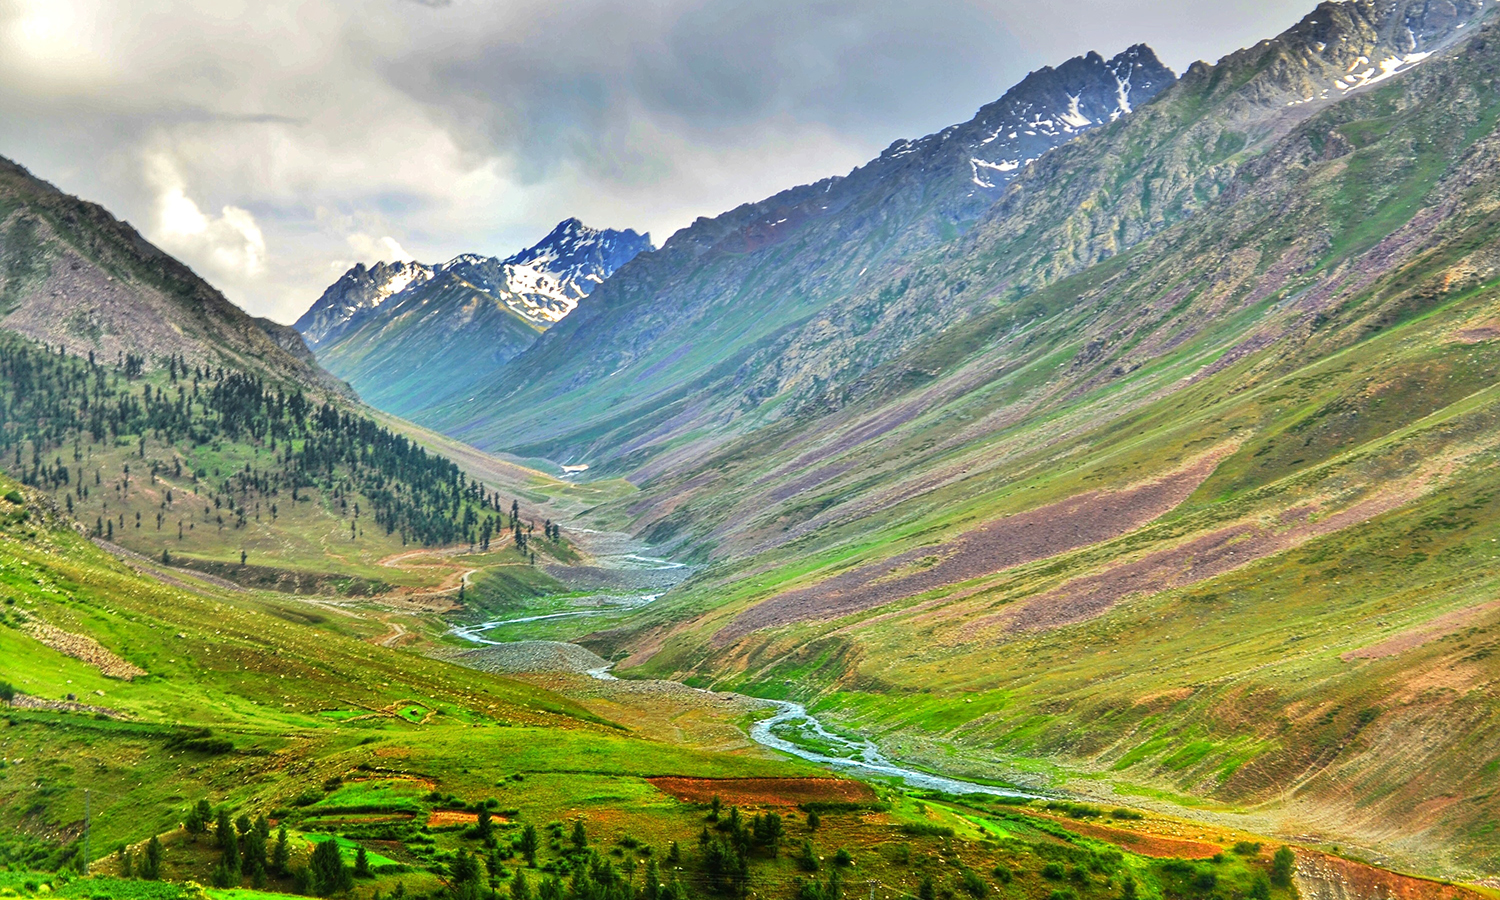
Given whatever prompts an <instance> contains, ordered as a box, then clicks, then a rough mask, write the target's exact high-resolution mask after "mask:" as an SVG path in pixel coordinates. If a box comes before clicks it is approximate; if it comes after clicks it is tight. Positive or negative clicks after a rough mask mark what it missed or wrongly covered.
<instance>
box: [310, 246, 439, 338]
mask: <svg viewBox="0 0 1500 900" xmlns="http://www.w3.org/2000/svg"><path fill="white" fill-rule="evenodd" d="M433 272H434V270H433V269H432V267H430V266H424V265H422V264H421V263H418V262H403V261H397V262H393V263H386V262H380V263H376V264H375V265H373V266H370V267H366V266H365V264H364V263H359V264H358V265H356V266H355V267H354V268H352V269H350V270H349V271H347V272H345V273H344V274H343V276H342V277H340V278H339V280H338V281H336V282H334V283H333V284H331V285H329V287H328V290H326V291H324V292H323V296H321V297H319V298H318V301H317V302H316V303H314V304H313V305H312V307H311V308H309V309H308V311H307V312H305V313H303V314H302V318H300V319H298V320H297V322H296V324H294V325H293V326H292V327H293V328H295V329H296V330H297V331H298V332H299V333H300V334H301V335H302V337H303V338H304V339H305V340H306V341H307V346H308V347H310V348H312V349H314V350H316V349H318V348H319V347H322V346H323V345H324V344H331V343H335V342H337V341H338V339H339V338H341V337H343V336H344V335H345V334H347V333H348V332H349V331H350V330H351V329H353V328H355V327H357V326H358V324H359V322H360V321H361V320H362V319H363V318H364V317H365V316H366V315H368V314H370V313H372V312H374V311H375V310H376V309H378V308H379V307H380V305H381V304H383V303H384V302H385V301H387V300H389V299H390V298H392V297H394V296H395V295H397V294H399V293H401V292H402V291H404V290H406V289H407V288H409V287H411V286H413V285H420V284H422V283H424V282H426V281H428V280H429V279H431V278H432V275H433Z"/></svg>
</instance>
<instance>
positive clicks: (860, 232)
mask: <svg viewBox="0 0 1500 900" xmlns="http://www.w3.org/2000/svg"><path fill="white" fill-rule="evenodd" d="M1173 81H1174V76H1173V74H1172V73H1171V72H1170V71H1169V70H1167V69H1166V68H1165V67H1164V66H1162V64H1161V63H1160V62H1159V61H1158V60H1157V59H1156V57H1155V55H1154V54H1153V53H1152V52H1151V51H1150V50H1149V49H1148V48H1146V47H1133V48H1131V49H1129V50H1127V51H1125V52H1123V53H1121V54H1119V55H1118V56H1116V57H1114V58H1112V59H1109V60H1106V59H1104V58H1102V57H1100V56H1099V55H1098V54H1090V55H1088V56H1086V57H1080V58H1078V59H1074V60H1071V61H1069V62H1067V63H1064V64H1063V65H1061V66H1059V67H1057V68H1056V69H1051V68H1048V69H1043V70H1041V71H1039V72H1035V73H1033V74H1032V75H1030V76H1029V77H1028V78H1026V79H1025V80H1024V81H1022V82H1021V83H1020V84H1018V85H1016V86H1015V87H1014V88H1013V89H1011V90H1010V91H1009V92H1007V93H1006V95H1005V96H1004V97H1003V98H1001V99H1000V100H999V101H997V102H996V103H994V104H991V105H989V106H986V107H985V108H984V109H983V110H981V111H980V112H979V114H978V115H977V116H976V117H975V118H974V119H973V120H971V121H970V122H968V123H965V124H963V125H956V126H953V127H951V128H948V129H945V130H943V131H941V132H939V133H937V134H933V135H930V136H928V137H926V138H923V139H921V140H917V141H898V142H896V143H895V144H893V145H892V146H891V147H890V148H889V149H887V150H886V151H885V152H884V153H883V154H882V155H881V156H880V157H879V158H878V159H876V160H874V161H872V162H870V163H869V164H867V165H865V166H862V167H860V168H858V169H856V170H854V171H853V172H851V173H850V174H849V175H848V176H846V177H840V178H829V179H826V180H824V181H820V182H818V183H816V184H812V185H806V186H802V187H798V188H794V189H792V190H789V191H785V192H783V193H781V194H778V195H776V196H775V197H771V198H768V199H766V200H764V201H761V202H759V203H754V204H746V205H745V206H742V207H740V208H738V209H735V210H733V211H731V212H728V213H725V214H724V215H722V216H719V217H717V218H715V219H699V220H698V221H697V222H695V223H694V224H693V225H691V226H690V227H688V228H686V229H684V230H682V231H681V232H679V233H677V234H676V235H674V236H673V237H672V239H671V240H670V241H668V242H667V244H666V245H665V246H664V247H663V249H662V250H661V251H659V252H657V253H654V254H651V255H650V256H648V257H643V258H642V259H640V260H637V261H636V262H634V263H632V264H631V265H629V266H626V267H625V268H624V269H622V270H621V272H619V273H618V274H616V275H615V276H614V277H613V278H611V279H610V280H609V282H608V283H606V284H605V285H603V286H602V287H601V288H600V290H599V291H596V292H595V293H594V294H592V295H591V296H590V297H589V299H588V300H587V301H585V302H584V303H583V304H581V305H580V307H579V310H578V311H577V312H575V313H574V314H573V315H571V316H569V317H568V319H567V320H565V321H564V322H562V323H561V324H559V325H558V326H557V327H556V328H553V329H551V330H550V331H549V332H548V334H547V335H546V336H545V337H544V338H542V339H541V340H539V341H538V342H537V343H536V345H535V346H534V347H532V348H531V349H530V350H528V351H527V353H526V354H525V355H524V357H522V358H519V359H517V360H516V362H515V363H514V364H513V365H512V366H510V367H508V368H507V371H506V377H505V378H504V380H503V381H502V382H501V383H500V384H499V385H498V387H497V389H496V390H495V391H493V392H491V393H490V395H489V396H486V397H480V398H476V400H475V402H473V403H469V402H468V397H467V396H465V397H463V398H462V399H461V400H460V401H459V402H456V403H451V404H448V405H445V406H443V407H441V408H434V409H432V410H430V411H423V412H421V413H416V412H414V413H413V414H414V415H415V416H417V417H418V418H419V420H421V421H423V422H424V423H427V424H431V425H434V426H437V427H440V428H442V429H444V430H447V431H449V432H450V433H452V434H455V435H457V436H460V437H463V438H464V439H466V440H470V441H471V442H474V443H477V444H478V445H480V446H486V447H497V446H502V445H503V446H505V447H506V448H507V449H519V448H521V447H526V448H529V451H531V452H542V453H544V454H547V455H553V456H556V457H557V458H565V457H569V456H577V457H582V456H584V455H587V456H589V458H590V460H591V461H597V460H598V459H599V458H600V457H602V456H604V455H607V454H616V455H617V454H619V453H621V452H628V450H629V449H630V447H631V442H630V438H631V437H634V436H638V435H640V434H641V433H642V432H646V431H650V430H652V429H654V428H655V427H656V426H657V425H658V424H659V423H660V417H661V416H662V415H668V414H670V412H671V411H672V410H674V409H676V408H677V407H674V405H673V404H677V403H681V404H687V403H690V402H691V403H698V404H699V405H705V409H704V410H702V411H701V416H700V417H699V418H697V419H695V421H698V422H700V423H701V422H702V421H704V420H713V421H721V420H723V419H724V418H726V417H733V416H735V415H737V414H738V413H739V412H740V411H741V408H742V406H743V407H748V408H750V409H754V408H755V407H757V406H758V405H759V404H760V403H761V402H762V401H763V400H770V399H772V398H763V397H756V396H752V395H749V394H747V393H746V392H745V391H744V390H743V388H742V387H737V384H738V382H740V381H742V380H743V376H742V374H741V373H740V372H739V369H740V367H741V366H742V365H743V364H745V363H746V361H747V360H748V359H750V358H751V357H753V356H754V355H755V354H757V353H761V352H766V351H768V348H770V347H772V346H775V345H776V344H777V343H778V342H779V341H784V340H785V339H786V338H787V336H789V335H790V334H793V333H795V332H796V331H798V330H800V329H805V328H813V327H816V322H818V321H820V320H821V318H820V317H821V316H822V315H824V312H823V311H825V310H826V309H827V308H828V307H829V306H830V304H834V305H836V304H840V303H842V302H843V301H844V300H845V299H846V298H848V297H850V296H853V295H856V294H862V293H864V292H866V291H869V290H871V289H873V286H876V285H884V284H886V283H887V282H889V281H891V280H892V279H893V278H896V277H898V273H899V269H900V266H901V265H902V264H903V261H905V260H910V259H911V258H912V256H913V255H914V254H916V253H919V252H923V251H927V250H930V249H931V248H933V247H935V246H940V245H943V244H945V243H951V242H953V241H954V240H957V239H958V237H959V236H960V235H961V234H963V233H964V232H965V231H967V230H968V229H970V228H971V227H972V226H973V224H974V223H975V221H977V220H978V219H979V217H980V216H981V215H982V214H983V212H984V210H985V209H987V208H988V207H989V206H990V205H991V204H992V203H993V202H994V201H995V199H996V198H997V197H999V196H1002V195H1003V194H1004V192H1005V191H1006V188H1007V185H1008V184H1009V183H1010V181H1011V180H1012V179H1014V178H1016V177H1017V176H1018V175H1019V174H1020V173H1021V172H1022V171H1024V169H1025V167H1026V165H1027V163H1028V162H1030V161H1032V160H1034V159H1036V158H1037V157H1041V156H1043V155H1044V154H1045V153H1047V151H1048V150H1049V149H1051V148H1053V147H1056V146H1058V145H1060V144H1062V143H1065V142H1066V141H1069V140H1071V139H1073V138H1074V137H1075V136H1077V135H1078V134H1080V133H1084V132H1087V131H1089V130H1091V129H1095V128H1098V127H1099V126H1101V125H1106V124H1108V123H1110V122H1112V121H1115V120H1119V119H1120V118H1122V117H1124V116H1126V115H1127V113H1129V111H1130V110H1133V109H1137V108H1138V107H1140V106H1141V105H1142V104H1144V103H1146V102H1148V101H1149V100H1150V99H1151V97H1152V96H1154V95H1155V94H1156V93H1157V92H1158V91H1160V90H1161V89H1162V88H1164V87H1165V86H1167V85H1169V84H1171V83H1172V82H1173ZM688 396H694V397H695V400H694V401H687V400H685V399H684V398H686V397H688ZM708 408H711V409H712V412H709V411H708ZM543 410H545V412H544V411H543ZM617 428H618V429H620V430H619V431H618V432H617V431H616V429H617Z"/></svg>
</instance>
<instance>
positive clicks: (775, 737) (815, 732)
mask: <svg viewBox="0 0 1500 900" xmlns="http://www.w3.org/2000/svg"><path fill="white" fill-rule="evenodd" d="M650 562H653V563H661V562H666V561H665V560H650ZM658 596H659V595H656V594H645V595H641V596H638V597H628V598H621V602H618V603H613V604H610V605H607V606H598V607H591V608H588V609H578V610H569V611H567V612H560V613H549V614H546V615H539V616H525V617H522V618H518V619H505V620H502V621H495V622H485V623H482V624H479V625H470V626H457V627H454V628H453V630H452V631H453V634H455V635H457V636H459V637H461V638H463V639H464V640H467V641H472V642H474V643H476V644H485V645H488V646H499V645H501V644H504V643H507V642H505V641H492V640H490V639H489V638H486V637H484V632H486V631H489V630H491V629H494V628H499V627H501V626H503V625H520V624H523V623H526V622H541V621H545V620H549V619H561V618H574V617H582V616H597V615H602V614H605V613H614V612H621V611H629V610H635V609H640V608H642V607H644V606H647V605H649V604H651V603H652V602H654V601H655V600H656V599H657V597H658ZM609 668H610V667H609V666H608V665H606V666H602V667H599V668H593V669H586V670H584V672H585V674H587V675H590V676H592V677H594V678H597V679H599V680H601V681H616V680H618V679H616V678H615V676H614V675H612V674H610V671H609ZM693 690H700V689H698V688H693ZM704 693H712V692H711V691H705V692H704ZM748 699H750V700H753V701H755V702H758V703H763V704H766V705H768V706H772V707H775V709H776V712H775V714H773V715H771V716H770V717H768V718H765V719H761V720H759V721H757V722H756V723H755V724H753V725H751V726H750V739H751V740H753V741H755V742H756V743H757V744H760V745H761V746H763V747H769V748H770V749H772V750H779V751H780V752H782V753H787V754H790V755H792V756H796V757H799V758H801V759H805V760H807V761H809V762H814V763H818V764H819V765H823V766H827V767H829V768H831V769H836V770H839V771H841V772H845V773H847V774H850V775H855V776H862V777H865V778H881V779H899V780H901V781H903V782H905V783H906V784H907V785H908V786H910V787H914V788H920V789H922V790H930V791H942V792H944V793H948V794H989V795H992V796H996V797H1022V798H1027V799H1043V798H1042V796H1041V795H1039V794H1031V793H1026V792H1024V791H1018V790H1015V789H1014V788H1004V787H996V786H993V785H986V784H976V783H974V782H971V781H961V780H959V779H956V778H948V777H946V776H943V775H934V774H932V773H930V772H923V771H919V770H917V769H911V768H907V767H906V766H902V765H898V764H897V763H894V762H892V761H891V760H890V759H889V758H887V757H886V756H885V754H884V753H882V752H881V751H880V748H879V747H877V746H875V744H874V743H873V742H871V741H869V740H867V739H865V738H850V737H846V736H844V735H841V734H836V733H834V732H831V731H829V730H828V729H826V728H825V727H824V726H823V723H822V722H819V721H818V719H817V717H815V716H814V715H813V714H812V713H810V712H808V711H807V707H805V706H803V705H802V704H800V703H794V702H792V701H789V700H766V699H764V698H761V697H748ZM786 730H797V731H800V732H802V734H804V735H806V736H808V737H809V738H811V739H812V740H813V741H815V742H817V743H818V744H819V745H821V746H824V747H827V748H829V750H830V751H831V753H832V754H833V755H829V754H827V753H820V752H818V751H817V750H813V749H810V748H808V747H805V746H803V745H801V744H798V743H796V742H794V741H790V740H787V739H786V738H784V737H781V736H780V735H779V734H778V733H777V732H778V731H782V732H785V731H786Z"/></svg>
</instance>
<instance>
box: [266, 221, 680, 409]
mask: <svg viewBox="0 0 1500 900" xmlns="http://www.w3.org/2000/svg"><path fill="white" fill-rule="evenodd" d="M651 249H652V247H651V239H650V236H649V235H638V234H636V233H635V232H634V231H613V230H605V231H600V230H597V229H593V228H589V227H588V226H586V225H584V224H583V223H582V222H580V221H578V220H577V219H569V220H567V221H564V222H562V223H560V224H559V225H558V226H557V227H556V228H555V229H553V231H552V232H551V233H550V234H548V235H547V237H545V238H544V239H542V241H540V242H539V243H537V244H536V245H535V246H533V247H530V248H528V249H526V250H523V251H521V252H520V253H517V254H516V255H514V256H512V257H510V258H509V259H505V260H500V259H495V258H492V257H484V256H477V255H472V254H466V255H464V256H460V257H458V258H456V259H454V260H452V261H451V262H449V263H446V264H444V265H441V266H436V267H426V266H421V265H419V264H400V263H398V264H396V265H394V266H388V265H386V264H384V263H382V264H380V265H377V266H376V267H375V268H373V269H368V270H367V269H365V268H364V267H363V266H356V267H355V268H354V269H351V270H350V271H349V272H348V273H346V274H345V275H344V277H343V278H341V279H340V280H339V281H338V283H336V284H334V285H333V286H332V287H330V288H329V289H328V290H327V291H326V292H325V293H324V295H323V296H322V297H321V298H320V299H319V300H318V302H317V303H315V304H314V305H313V307H312V308H311V309H309V310H308V312H307V313H306V314H305V315H304V316H303V317H302V318H301V319H299V320H298V323H297V326H296V327H297V328H298V329H299V330H301V331H302V332H303V334H304V335H306V336H307V338H308V340H309V342H310V344H311V345H312V346H313V349H314V350H315V351H316V352H317V354H318V358H319V360H320V361H321V362H322V363H323V365H325V366H326V367H328V369H329V370H330V371H332V372H333V373H334V374H336V375H338V376H340V377H342V378H345V379H347V380H348V381H349V382H350V383H351V384H352V385H353V386H354V387H355V389H356V390H358V391H359V393H360V395H361V396H362V397H364V399H365V400H366V401H368V402H370V403H371V404H373V405H375V406H377V407H379V408H381V409H383V410H386V411H387V412H391V413H394V414H396V415H402V416H412V415H414V414H416V413H418V412H419V411H420V410H422V409H424V408H426V407H428V406H430V405H432V404H434V403H437V402H441V401H442V400H444V399H453V398H456V399H458V400H459V401H460V402H464V401H466V400H467V399H468V397H469V396H471V394H472V391H473V389H475V388H477V387H479V386H481V385H485V384H487V383H488V382H490V381H492V380H493V378H494V376H495V372H496V371H497V370H498V369H499V368H500V367H501V366H502V365H504V364H505V363H506V362H508V361H509V360H510V359H511V358H513V357H515V356H516V355H517V354H519V353H520V352H522V351H523V350H525V349H526V348H527V347H529V346H530V345H531V344H532V343H533V342H534V341H535V340H536V338H537V336H538V335H539V334H541V333H542V332H543V331H545V330H546V329H547V328H549V327H551V326H552V325H554V324H555V323H557V322H559V321H561V320H562V319H563V318H564V317H566V316H567V315H568V314H569V313H570V312H572V311H573V309H574V307H576V306H577V305H578V303H579V301H580V300H582V299H583V298H584V297H586V296H588V294H589V292H590V291H592V290H593V289H594V287H595V286H597V285H598V284H600V283H601V282H603V281H604V279H606V278H608V277H609V276H610V275H612V274H613V273H614V272H615V270H616V269H618V268H619V267H620V266H622V265H624V264H625V263H627V262H629V261H630V260H632V259H634V258H635V257H636V256H637V255H639V254H640V253H643V252H647V251H649V250H651Z"/></svg>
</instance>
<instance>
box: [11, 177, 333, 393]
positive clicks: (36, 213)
mask: <svg viewBox="0 0 1500 900" xmlns="http://www.w3.org/2000/svg"><path fill="white" fill-rule="evenodd" d="M0 316H3V318H0V327H4V328H6V329H9V330H11V331H15V332H18V333H20V334H24V335H26V336H28V337H31V338H34V339H36V340H39V341H44V342H46V343H49V344H52V345H54V346H62V347H66V348H67V350H68V352H70V353H73V354H77V355H87V354H90V353H92V354H94V355H95V356H97V357H99V358H100V359H101V360H105V361H109V362H114V361H115V360H116V359H120V358H123V357H125V356H127V355H129V356H135V357H140V358H141V360H142V363H143V365H144V366H145V367H146V368H148V369H149V368H156V367H158V366H163V365H165V364H166V360H167V358H168V357H181V358H184V359H186V360H187V361H188V362H189V363H191V364H193V365H212V366H218V365H227V366H230V367H233V368H236V369H241V370H244V371H247V372H254V373H257V374H261V375H264V376H267V377H271V378H274V379H275V380H277V381H288V380H290V381H293V382H296V383H298V384H302V385H307V386H310V387H313V388H315V389H317V390H319V391H321V392H327V391H335V392H342V391H345V390H347V388H345V387H344V386H343V385H341V384H340V383H339V382H338V381H337V380H336V379H334V378H331V377H329V376H328V374H327V373H326V372H324V371H323V370H322V369H320V368H319V367H318V366H316V365H315V364H312V363H311V362H310V360H309V359H308V358H307V357H306V356H302V355H299V354H296V353H295V352H289V351H288V350H287V349H284V347H283V346H282V344H279V343H278V342H277V341H276V340H274V339H273V338H272V337H271V336H270V335H269V334H267V332H266V331H265V330H264V329H263V328H262V327H261V326H260V325H259V324H257V323H256V322H255V320H253V319H252V318H251V317H250V316H248V315H246V314H245V313H244V311H242V310H241V309H239V308H238V307H236V306H235V305H234V304H232V303H230V302H229V301H228V300H226V299H225V298H224V296H223V295H222V294H220V293H219V292H218V291H216V290H214V289H213V288H212V287H210V286H209V285H208V284H207V283H206V282H204V281H203V280H202V279H200V278H199V277H198V276H196V275H194V274H193V273H192V271H191V270H189V269H188V268H187V267H186V266H184V265H182V263H180V262H178V261H177V260H175V259H173V258H172V257H170V256H168V255H166V254H165V253H163V252H161V251H160V250H158V249H157V248H156V247H153V246H152V245H151V244H149V243H148V242H147V241H146V240H145V239H144V238H142V237H141V235H140V234H138V233H137V232H136V231H135V230H134V229H133V228H131V227H130V226H129V225H127V224H126V223H124V222H120V221H118V220H117V219H115V218H114V217H113V216H111V215H110V214H109V213H108V212H106V211H105V210H104V209H102V208H100V207H98V206H96V205H94V204H92V203H86V202H84V201H82V200H79V199H78V198H76V197H70V196H68V195H67V194H64V193H62V192H61V191H59V190H58V189H57V188H55V187H53V186H52V185H50V184H47V183H46V182H43V181H41V180H39V179H37V178H35V177H33V176H32V175H31V174H30V173H29V172H27V171H26V170H25V169H23V168H21V167H20V166H18V165H16V164H15V163H12V162H9V161H8V160H0ZM295 349H296V348H295V347H293V348H292V350H293V351H295Z"/></svg>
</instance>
